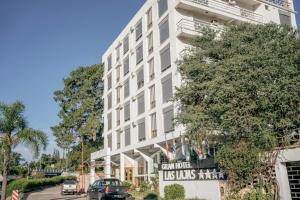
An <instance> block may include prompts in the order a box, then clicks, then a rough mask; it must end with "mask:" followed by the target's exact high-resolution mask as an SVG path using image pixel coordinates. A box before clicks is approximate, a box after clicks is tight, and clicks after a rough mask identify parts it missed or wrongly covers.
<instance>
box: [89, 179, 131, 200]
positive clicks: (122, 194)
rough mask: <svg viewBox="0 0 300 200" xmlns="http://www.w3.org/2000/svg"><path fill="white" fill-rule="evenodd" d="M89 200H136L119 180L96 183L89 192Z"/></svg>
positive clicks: (103, 180)
mask: <svg viewBox="0 0 300 200" xmlns="http://www.w3.org/2000/svg"><path fill="white" fill-rule="evenodd" d="M87 200H134V198H133V197H132V196H131V195H130V194H129V193H128V188H127V187H125V186H122V183H121V181H120V180H119V179H114V178H108V179H102V180H98V181H95V182H94V183H93V184H92V185H90V187H89V189H88V191H87Z"/></svg>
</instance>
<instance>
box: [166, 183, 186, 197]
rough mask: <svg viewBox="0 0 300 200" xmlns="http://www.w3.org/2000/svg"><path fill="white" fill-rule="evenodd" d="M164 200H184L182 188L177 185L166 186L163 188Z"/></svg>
mask: <svg viewBox="0 0 300 200" xmlns="http://www.w3.org/2000/svg"><path fill="white" fill-rule="evenodd" d="M164 192H165V200H184V198H185V191H184V187H183V186H182V185H179V184H172V185H168V186H166V187H165V188H164Z"/></svg>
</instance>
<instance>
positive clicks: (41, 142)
mask: <svg viewBox="0 0 300 200" xmlns="http://www.w3.org/2000/svg"><path fill="white" fill-rule="evenodd" d="M13 143H14V145H18V144H20V143H22V144H24V145H25V146H26V147H28V148H29V149H30V150H32V153H33V155H34V157H37V156H38V155H39V154H40V152H41V150H46V147H47V145H48V137H47V135H46V133H44V132H43V131H40V130H35V129H31V128H25V129H24V130H22V131H20V132H18V133H17V134H16V135H15V137H14V139H13Z"/></svg>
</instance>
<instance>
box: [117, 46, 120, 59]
mask: <svg viewBox="0 0 300 200" xmlns="http://www.w3.org/2000/svg"><path fill="white" fill-rule="evenodd" d="M119 60H120V46H118V47H117V48H116V61H117V62H118V61H119Z"/></svg>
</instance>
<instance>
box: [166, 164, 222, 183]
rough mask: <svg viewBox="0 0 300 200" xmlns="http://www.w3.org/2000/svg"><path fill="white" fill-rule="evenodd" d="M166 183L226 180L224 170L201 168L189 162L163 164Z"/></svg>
mask: <svg viewBox="0 0 300 200" xmlns="http://www.w3.org/2000/svg"><path fill="white" fill-rule="evenodd" d="M160 170H161V171H162V175H163V180H164V181H199V180H225V179H226V177H225V175H224V172H223V170H220V169H217V168H200V167H196V166H193V165H192V164H191V163H189V162H178V163H167V164H161V165H160Z"/></svg>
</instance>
